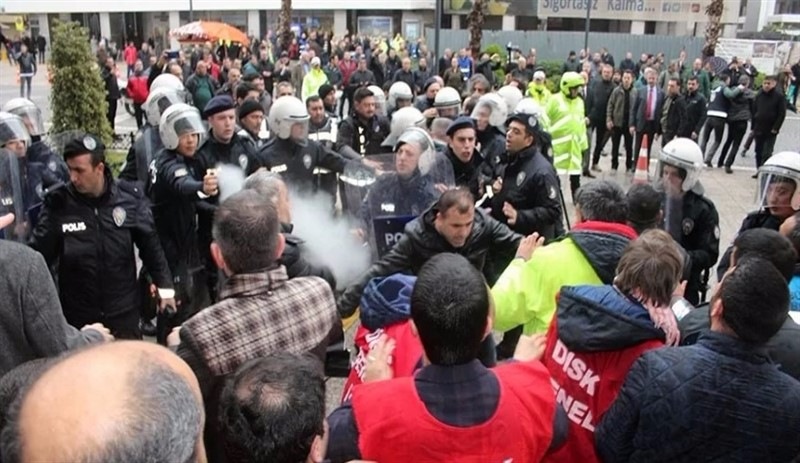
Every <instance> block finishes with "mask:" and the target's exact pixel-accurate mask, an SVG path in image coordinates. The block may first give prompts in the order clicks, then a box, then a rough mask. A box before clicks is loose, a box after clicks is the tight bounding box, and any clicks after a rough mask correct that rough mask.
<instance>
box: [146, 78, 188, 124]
mask: <svg viewBox="0 0 800 463" xmlns="http://www.w3.org/2000/svg"><path fill="white" fill-rule="evenodd" d="M177 103H184V99H183V96H182V95H181V94H180V93H179V92H178V91H177V90H175V89H172V88H167V87H161V88H157V89H155V90H153V91H151V92H150V94H149V95H148V96H147V100H145V102H144V111H145V114H146V115H147V123H148V124H150V125H152V126H155V127H157V126H158V125H159V124H160V123H161V115H162V114H163V113H164V111H166V109H167V108H169V107H170V106H172V105H174V104H177Z"/></svg>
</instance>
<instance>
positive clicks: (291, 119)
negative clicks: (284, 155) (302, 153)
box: [268, 95, 309, 143]
mask: <svg viewBox="0 0 800 463" xmlns="http://www.w3.org/2000/svg"><path fill="white" fill-rule="evenodd" d="M308 120H309V115H308V110H307V109H306V105H304V104H303V102H302V101H300V98H297V97H294V96H291V95H285V96H282V97H280V98H278V99H277V100H275V102H273V103H272V107H271V108H270V110H269V116H268V125H269V130H270V132H271V133H273V134H275V135H277V136H278V138H280V139H283V140H286V139H288V138H292V140H294V141H295V142H297V143H305V141H306V137H307V135H308ZM298 124H299V125H301V126H302V127H304V129H303V133H302V134H300V133H296V134H295V135H294V136H292V127H294V126H295V125H298Z"/></svg>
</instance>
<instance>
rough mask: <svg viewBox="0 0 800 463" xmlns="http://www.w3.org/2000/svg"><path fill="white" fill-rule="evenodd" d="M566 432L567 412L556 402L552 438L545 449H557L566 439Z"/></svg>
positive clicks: (550, 450)
mask: <svg viewBox="0 0 800 463" xmlns="http://www.w3.org/2000/svg"><path fill="white" fill-rule="evenodd" d="M567 434H569V420H568V419H567V412H565V411H564V408H563V407H562V406H561V404H559V403H558V402H556V412H555V413H554V414H553V439H552V440H551V441H550V447H548V449H547V451H548V452H552V451H554V450H558V449H559V448H560V447H561V446H562V445H563V444H564V442H566V441H567Z"/></svg>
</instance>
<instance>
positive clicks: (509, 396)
mask: <svg viewBox="0 0 800 463" xmlns="http://www.w3.org/2000/svg"><path fill="white" fill-rule="evenodd" d="M410 312H411V319H412V323H413V326H414V327H415V332H416V333H418V336H419V340H420V342H421V343H422V347H423V349H424V352H425V355H424V358H423V361H424V364H423V365H424V366H423V367H422V369H421V370H419V371H418V372H417V373H416V375H415V376H413V377H403V378H397V379H393V378H392V376H391V373H390V372H391V369H389V368H388V367H384V368H381V365H388V361H389V359H388V357H389V355H390V354H391V350H392V343H393V341H390V340H388V339H387V338H386V337H385V336H383V337H382V338H381V339H380V340H379V341H378V342H377V344H376V346H375V348H374V349H373V350H371V351H370V355H371V356H372V359H371V361H370V360H369V359H368V361H369V364H368V365H367V368H368V369H370V368H378V369H379V371H381V372H386V373H383V374H376V375H373V376H371V377H370V378H369V379H367V378H365V380H366V382H367V383H368V384H363V385H360V386H358V387H356V388H355V389H353V399H352V401H351V402H349V403H345V405H343V406H342V407H340V408H339V409H337V410H335V411H334V412H333V413H332V414H331V415H330V416H329V418H328V421H329V423H330V430H331V440H330V446H329V453H330V455H329V456H330V458H331V460H332V461H336V462H339V461H349V460H351V459H362V458H363V459H366V460H374V461H380V462H384V463H394V462H405V461H512V460H513V461H541V459H542V458H543V457H544V455H545V454H546V453H547V452H548V451H549V450H551V449H553V448H556V447H558V446H559V445H560V444H561V442H562V440H563V437H564V436H563V434H562V432H563V426H564V421H563V419H564V412H563V410H562V409H561V408H560V407H558V406H557V405H556V403H555V396H554V394H553V389H552V386H551V384H550V376H549V375H548V374H547V372H546V371H545V370H544V367H543V366H542V364H541V363H540V362H536V361H535V362H531V361H530V360H532V359H533V358H535V356H536V354H539V355H540V354H541V347H538V348H534V349H532V350H533V351H534V352H533V355H529V354H530V351H528V348H530V347H531V344H534V345H535V343H531V342H530V341H532V340H531V339H526V340H525V344H526V345H525V348H526V349H520V350H519V351H518V352H517V355H516V356H515V357H516V359H517V360H518V361H517V362H513V363H509V364H506V365H503V366H499V367H497V368H494V369H492V370H488V369H486V368H485V367H484V366H482V365H481V364H480V362H478V361H477V360H476V359H475V358H476V356H477V354H478V351H479V350H480V348H481V344H482V342H483V339H484V338H485V337H486V336H487V335H489V336H490V333H491V330H492V318H493V317H492V310H491V295H490V294H489V290H488V288H487V287H486V284H485V282H484V280H483V277H482V276H481V273H480V271H479V270H478V269H476V268H475V267H474V266H473V265H471V263H470V262H469V261H468V260H467V259H466V258H465V257H463V256H460V255H457V254H451V253H441V254H439V255H436V256H434V257H432V258H431V259H430V260H428V261H427V262H426V263H425V265H423V266H422V268H421V269H420V271H419V275H418V278H417V281H416V283H415V284H414V289H413V292H412V294H411V307H410ZM454 399H455V400H454ZM459 404H470V405H469V406H468V407H462V406H460V405H459Z"/></svg>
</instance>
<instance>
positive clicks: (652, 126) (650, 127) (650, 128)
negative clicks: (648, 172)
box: [633, 120, 658, 169]
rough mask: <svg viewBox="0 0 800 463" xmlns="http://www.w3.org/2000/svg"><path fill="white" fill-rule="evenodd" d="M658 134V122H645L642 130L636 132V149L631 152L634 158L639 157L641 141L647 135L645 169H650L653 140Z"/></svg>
mask: <svg viewBox="0 0 800 463" xmlns="http://www.w3.org/2000/svg"><path fill="white" fill-rule="evenodd" d="M657 133H658V122H656V121H654V120H653V121H645V123H644V130H637V131H636V149H634V150H633V152H634V153H635V154H634V156H639V152H640V151H641V150H642V141H644V136H645V135H647V168H648V169H649V168H650V155H651V154H652V153H653V139H654V138H655V137H656V134H657Z"/></svg>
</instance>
